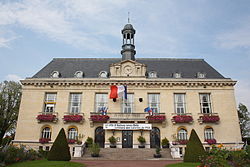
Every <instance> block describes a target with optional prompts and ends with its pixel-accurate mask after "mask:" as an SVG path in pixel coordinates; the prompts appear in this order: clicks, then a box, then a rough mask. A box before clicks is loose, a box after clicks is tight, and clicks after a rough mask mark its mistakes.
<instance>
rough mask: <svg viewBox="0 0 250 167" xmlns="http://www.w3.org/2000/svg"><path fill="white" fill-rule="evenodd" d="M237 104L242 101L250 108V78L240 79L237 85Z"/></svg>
mask: <svg viewBox="0 0 250 167" xmlns="http://www.w3.org/2000/svg"><path fill="white" fill-rule="evenodd" d="M235 90H236V93H235V94H236V101H237V104H239V103H242V104H244V105H246V106H247V108H248V110H250V100H249V95H250V80H246V79H245V80H239V81H238V83H237V84H236V87H235Z"/></svg>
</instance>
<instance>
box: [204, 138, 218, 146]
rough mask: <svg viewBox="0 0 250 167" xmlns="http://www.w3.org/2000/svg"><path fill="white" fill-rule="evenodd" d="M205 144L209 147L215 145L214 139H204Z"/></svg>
mask: <svg viewBox="0 0 250 167" xmlns="http://www.w3.org/2000/svg"><path fill="white" fill-rule="evenodd" d="M205 142H207V143H208V144H209V145H212V144H216V139H206V140H205Z"/></svg>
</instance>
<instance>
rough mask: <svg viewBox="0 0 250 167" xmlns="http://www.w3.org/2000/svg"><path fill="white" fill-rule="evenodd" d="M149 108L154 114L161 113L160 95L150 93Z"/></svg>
mask: <svg viewBox="0 0 250 167" xmlns="http://www.w3.org/2000/svg"><path fill="white" fill-rule="evenodd" d="M148 106H149V107H150V108H151V110H152V112H153V113H160V93H148Z"/></svg>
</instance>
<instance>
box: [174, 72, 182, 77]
mask: <svg viewBox="0 0 250 167" xmlns="http://www.w3.org/2000/svg"><path fill="white" fill-rule="evenodd" d="M173 77H174V78H181V73H179V72H176V73H174V74H173Z"/></svg>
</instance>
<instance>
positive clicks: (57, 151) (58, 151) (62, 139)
mask: <svg viewBox="0 0 250 167" xmlns="http://www.w3.org/2000/svg"><path fill="white" fill-rule="evenodd" d="M70 159H71V156H70V152H69V146H68V142H67V139H66V135H65V131H64V129H63V128H62V129H61V130H60V132H59V134H58V135H57V137H56V140H55V142H54V143H53V145H52V148H51V150H50V151H49V154H48V160H49V161H69V160H70Z"/></svg>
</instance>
